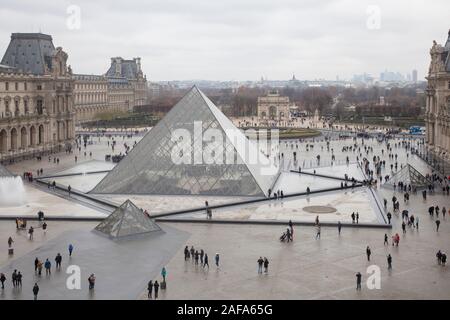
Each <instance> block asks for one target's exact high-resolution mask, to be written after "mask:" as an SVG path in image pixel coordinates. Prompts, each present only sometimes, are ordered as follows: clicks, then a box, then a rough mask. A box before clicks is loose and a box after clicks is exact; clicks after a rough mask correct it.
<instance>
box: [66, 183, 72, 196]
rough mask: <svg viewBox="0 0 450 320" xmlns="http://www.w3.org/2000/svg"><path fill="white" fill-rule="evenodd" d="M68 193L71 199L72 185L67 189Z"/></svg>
mask: <svg viewBox="0 0 450 320" xmlns="http://www.w3.org/2000/svg"><path fill="white" fill-rule="evenodd" d="M67 191H68V192H69V197H70V191H72V187H71V186H70V185H69V186H68V187H67Z"/></svg>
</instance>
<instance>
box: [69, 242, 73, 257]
mask: <svg viewBox="0 0 450 320" xmlns="http://www.w3.org/2000/svg"><path fill="white" fill-rule="evenodd" d="M72 252H73V245H72V244H69V257H72Z"/></svg>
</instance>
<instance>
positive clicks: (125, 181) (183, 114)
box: [90, 86, 279, 196]
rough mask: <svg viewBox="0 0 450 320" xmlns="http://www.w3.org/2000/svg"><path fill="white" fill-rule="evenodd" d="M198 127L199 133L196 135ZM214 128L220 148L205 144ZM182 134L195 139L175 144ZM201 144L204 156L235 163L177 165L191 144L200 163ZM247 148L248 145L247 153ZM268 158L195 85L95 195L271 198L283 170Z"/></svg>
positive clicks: (109, 176)
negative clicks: (176, 132)
mask: <svg viewBox="0 0 450 320" xmlns="http://www.w3.org/2000/svg"><path fill="white" fill-rule="evenodd" d="M199 123H200V125H201V126H200V128H199V125H198V124H199ZM196 125H197V127H196V128H197V130H194V128H195V126H196ZM210 128H211V129H217V130H219V131H220V132H221V133H222V139H223V141H218V142H219V145H220V146H218V145H215V144H208V143H205V142H204V138H202V137H204V135H205V132H206V131H207V130H208V129H210ZM177 129H183V130H185V131H186V132H188V133H189V134H190V136H191V137H192V138H191V139H186V140H183V139H178V140H177V139H174V135H173V132H174V130H177ZM199 132H201V134H199ZM198 143H200V146H201V150H200V152H203V153H202V154H204V152H205V150H206V152H208V153H209V154H212V155H214V156H217V157H218V158H220V157H221V158H222V159H225V157H226V156H229V155H230V153H231V154H232V155H233V158H234V160H235V161H234V162H232V163H230V161H222V162H220V161H214V162H213V163H209V164H204V163H203V162H202V163H200V164H198V163H195V162H192V163H174V161H173V160H172V158H171V155H173V154H174V153H175V154H177V153H180V154H181V153H182V151H181V150H186V149H184V148H185V147H186V146H189V144H190V147H192V150H193V152H192V154H193V155H192V159H195V158H196V156H198V151H196V149H195V145H197V146H198ZM242 145H245V148H246V150H244V151H245V152H243V150H242V148H241V147H242ZM197 150H198V149H197ZM196 152H197V154H196ZM202 154H201V155H200V157H202ZM249 155H250V156H251V157H253V156H254V155H257V159H258V160H257V161H248V159H249V158H248V156H249ZM258 155H259V156H258ZM267 159H268V157H267V156H265V155H263V153H262V152H261V151H260V150H258V148H257V146H256V145H254V144H253V142H252V141H249V140H248V139H247V138H246V137H245V135H244V134H243V133H242V132H241V131H240V130H239V129H238V128H236V126H234V124H233V123H232V122H231V121H230V120H229V119H228V118H227V117H226V116H225V115H224V114H223V113H222V112H221V111H220V110H219V109H218V108H217V107H216V106H215V105H214V103H213V102H212V101H211V100H209V99H208V97H206V96H205V95H204V94H203V93H202V92H201V91H200V90H199V89H198V88H197V87H196V86H194V87H193V88H192V89H191V90H190V91H189V92H188V93H187V94H186V95H185V96H184V97H183V98H182V99H181V100H180V101H179V102H178V103H177V104H176V105H175V106H174V107H173V108H172V109H171V110H170V111H169V112H168V113H167V115H166V116H165V117H164V118H163V119H161V120H160V121H159V122H158V124H157V125H156V126H155V127H154V128H153V129H151V130H150V131H149V132H148V133H147V134H146V135H145V136H144V137H143V138H142V140H141V141H140V142H139V143H138V144H137V145H136V146H135V147H134V148H133V149H132V150H131V152H130V153H129V154H128V155H127V156H126V157H125V158H124V159H122V160H121V161H120V162H119V163H118V165H117V166H116V167H115V168H114V169H113V170H111V172H109V173H108V174H107V175H106V176H105V177H104V178H103V180H102V181H100V182H99V183H98V184H97V185H96V186H95V187H94V188H93V189H92V190H91V191H90V193H93V194H141V195H150V194H154V195H216V196H267V194H268V190H269V189H270V188H272V186H273V184H274V182H275V180H276V178H277V177H278V174H279V168H278V167H277V166H276V165H275V164H273V163H270V161H269V160H267Z"/></svg>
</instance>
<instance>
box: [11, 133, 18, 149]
mask: <svg viewBox="0 0 450 320" xmlns="http://www.w3.org/2000/svg"><path fill="white" fill-rule="evenodd" d="M17 136H18V134H17V129H16V128H12V129H11V150H17Z"/></svg>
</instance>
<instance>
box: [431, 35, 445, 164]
mask: <svg viewBox="0 0 450 320" xmlns="http://www.w3.org/2000/svg"><path fill="white" fill-rule="evenodd" d="M430 56H431V62H430V67H429V70H428V76H427V77H426V78H427V80H428V87H427V91H426V92H427V96H426V114H425V123H426V142H427V146H428V149H429V151H431V152H432V153H433V154H435V155H438V156H440V157H442V158H443V159H446V160H450V30H449V32H448V38H447V41H446V42H445V44H444V45H440V44H438V43H436V41H434V42H433V46H432V48H431V49H430Z"/></svg>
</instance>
